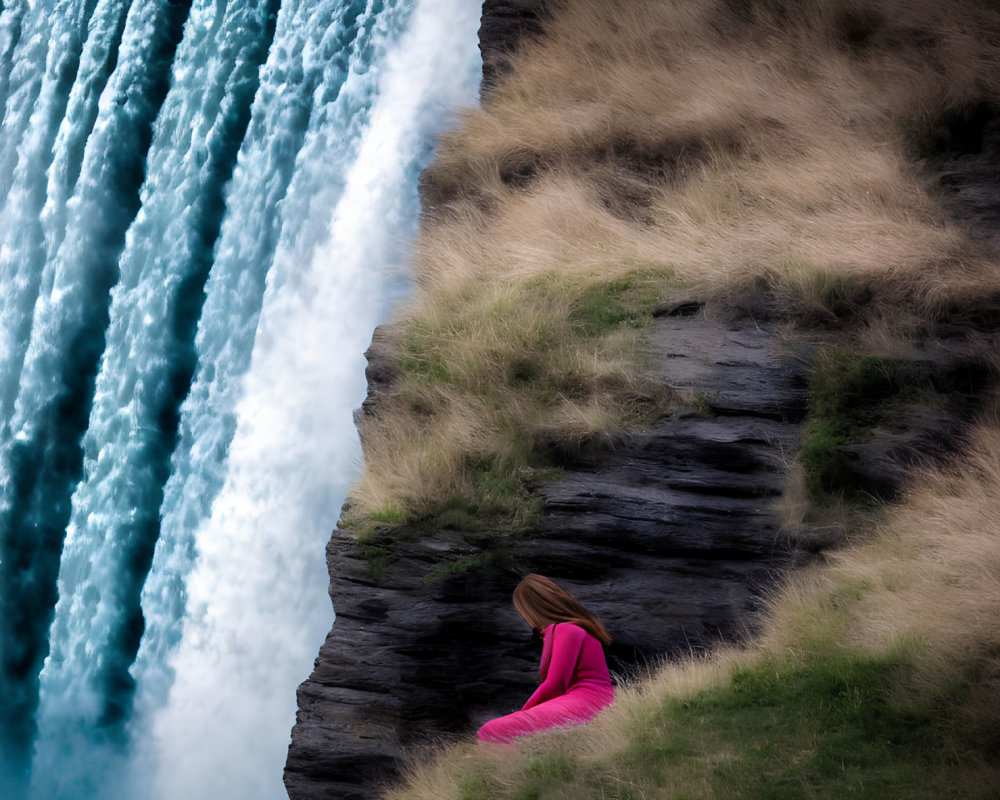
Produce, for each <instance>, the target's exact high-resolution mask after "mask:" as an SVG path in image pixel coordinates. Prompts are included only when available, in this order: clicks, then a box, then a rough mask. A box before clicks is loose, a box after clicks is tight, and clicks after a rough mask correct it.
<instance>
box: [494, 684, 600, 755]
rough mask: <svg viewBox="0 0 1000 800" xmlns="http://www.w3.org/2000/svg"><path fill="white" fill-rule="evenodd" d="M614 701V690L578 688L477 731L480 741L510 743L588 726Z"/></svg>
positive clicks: (500, 719)
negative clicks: (554, 730)
mask: <svg viewBox="0 0 1000 800" xmlns="http://www.w3.org/2000/svg"><path fill="white" fill-rule="evenodd" d="M614 699H615V690H614V689H613V688H611V687H610V686H609V687H606V688H605V687H598V688H593V689H592V688H589V687H585V686H579V687H576V688H574V689H571V690H570V691H568V692H567V693H566V694H563V695H559V697H553V698H552V699H551V700H546V701H545V702H544V703H539V704H538V705H537V706H533V707H532V708H528V709H522V710H521V711H515V712H514V713H513V714H507V716H505V717H497V718H496V719H491V720H490V721H489V722H487V723H486V724H485V725H483V727H481V728H480V729H479V738H480V739H482V740H483V741H484V742H509V741H512V740H513V739H514V738H515V737H516V736H523V735H525V734H527V733H535V732H536V731H544V730H548V729H549V728H559V727H562V726H563V725H573V724H575V723H579V722H589V721H590V720H592V719H593V718H594V717H596V716H597V715H598V714H599V713H600V712H601V709H603V708H606V707H607V706H610V705H611V703H612V701H613V700H614Z"/></svg>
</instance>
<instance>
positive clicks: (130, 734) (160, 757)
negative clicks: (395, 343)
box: [0, 0, 479, 800]
mask: <svg viewBox="0 0 1000 800" xmlns="http://www.w3.org/2000/svg"><path fill="white" fill-rule="evenodd" d="M478 14H479V2H478V1H477V0H396V1H395V2H394V1H393V0H367V2H365V1H364V0H298V1H296V0H285V2H281V1H280V0H245V2H236V1H235V0H231V1H230V2H226V0H195V1H194V2H179V1H178V0H172V1H168V0H132V2H128V0H48V1H47V2H46V1H45V0H34V2H27V0H23V1H22V2H6V3H3V4H2V5H0V102H2V111H3V123H2V133H3V137H2V140H0V187H2V188H3V189H4V190H5V196H6V201H5V203H4V211H3V215H2V217H0V486H2V495H0V610H2V612H3V613H2V617H0V619H2V622H0V701H2V702H0V757H2V759H0V796H3V797H11V798H16V797H19V796H21V797H30V798H32V800H35V799H36V798H37V800H48V799H49V798H66V800H87V799H88V798H98V797H99V798H119V799H120V800H125V798H128V799H129V800H135V799H136V798H147V797H148V798H150V800H173V799H174V798H181V797H183V798H203V797H204V798H209V797H212V798H240V799H241V800H255V798H267V800H273V799H274V798H279V797H282V796H284V791H283V789H282V785H281V770H282V766H283V763H284V758H285V751H286V749H287V744H288V737H289V731H290V729H291V726H292V723H293V721H294V712H295V688H296V685H297V684H298V683H299V682H300V681H301V680H302V679H304V678H305V677H306V676H307V675H308V673H309V670H310V667H311V663H312V659H313V658H314V656H315V653H316V651H317V649H318V647H319V644H320V643H321V641H322V639H323V636H324V634H325V632H326V630H327V629H328V628H329V625H330V623H331V620H332V614H331V612H330V607H329V604H328V600H327V596H326V583H327V577H326V574H325V562H324V557H323V548H324V545H325V541H326V538H327V537H328V535H329V530H330V528H331V527H332V525H333V523H334V522H335V520H336V517H337V513H338V509H339V506H340V504H341V503H342V501H343V497H344V494H345V492H346V489H347V487H348V486H349V484H350V483H351V481H352V480H353V478H354V476H355V474H356V470H357V468H358V464H359V462H360V452H359V446H358V443H357V440H356V434H355V431H354V429H353V424H352V409H353V408H355V407H356V406H357V405H358V404H359V403H360V401H361V399H362V398H363V394H364V376H363V358H362V355H361V354H362V353H363V351H364V349H365V347H366V345H367V342H368V339H369V338H370V336H371V331H372V329H373V328H374V326H375V325H376V324H378V322H379V321H380V320H381V319H383V318H384V317H385V315H386V313H387V311H388V308H389V306H390V304H391V302H392V300H393V299H394V298H396V297H398V296H399V295H400V294H401V293H403V292H405V289H406V283H405V276H404V275H402V274H401V272H400V271H399V270H397V269H395V267H396V265H398V264H400V263H401V262H402V261H403V260H404V251H405V247H406V242H407V241H408V239H409V238H410V237H411V236H412V234H413V232H414V227H415V220H416V217H417V198H416V179H417V175H418V173H419V170H420V169H421V167H422V166H423V165H425V164H426V163H427V161H428V160H429V158H430V156H431V149H432V146H433V142H434V138H435V136H436V134H437V133H438V132H439V131H440V130H441V129H442V128H443V127H444V126H446V125H447V124H448V123H449V121H450V119H451V116H450V114H449V111H450V109H453V108H454V107H456V106H459V105H467V104H470V103H472V102H473V101H474V99H475V90H476V86H477V83H478V74H477V73H478V69H477V65H478V59H477V52H476V27H477V25H478Z"/></svg>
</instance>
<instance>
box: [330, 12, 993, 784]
mask: <svg viewBox="0 0 1000 800" xmlns="http://www.w3.org/2000/svg"><path fill="white" fill-rule="evenodd" d="M545 27H546V34H545V36H544V37H543V38H542V39H540V40H539V41H537V42H535V43H528V44H526V45H524V46H523V47H522V49H521V51H520V53H519V55H518V59H517V63H516V67H515V70H514V72H513V73H512V74H511V75H510V76H509V77H508V78H507V79H506V80H505V82H504V83H503V84H502V85H501V86H500V87H499V88H498V89H497V90H496V91H495V92H494V93H492V94H491V95H490V96H489V97H488V98H487V99H486V101H485V102H484V104H483V107H482V108H481V109H475V110H470V111H468V112H467V113H466V114H465V117H464V119H463V121H462V124H461V125H460V126H459V128H458V129H457V130H455V131H454V132H452V133H451V134H449V135H448V136H446V137H444V138H443V140H442V141H441V143H440V146H439V149H438V153H437V157H436V160H435V162H434V165H433V166H432V167H431V169H430V170H429V171H428V173H427V174H426V176H425V203H426V206H427V208H426V219H425V221H424V225H423V230H422V233H421V235H420V238H419V240H418V243H417V247H416V254H415V260H414V271H415V275H416V281H417V291H416V295H415V297H414V299H413V301H412V303H411V304H410V306H409V307H408V308H407V309H405V310H404V311H403V312H402V313H401V314H400V315H399V317H398V319H397V320H396V321H395V323H394V324H393V325H392V326H391V327H390V329H389V346H390V348H391V350H392V352H393V353H394V361H395V364H394V369H395V371H396V378H395V380H394V381H393V384H392V386H391V390H390V392H389V393H388V394H386V395H385V396H383V397H382V398H381V399H380V400H379V401H378V403H377V404H376V407H375V410H374V413H373V414H372V415H371V416H369V417H368V418H366V420H365V421H364V422H363V423H362V436H363V440H364V444H365V457H366V465H365V472H364V475H363V477H362V479H361V481H360V483H359V484H358V486H357V487H356V489H355V491H354V492H353V495H352V498H351V505H350V508H349V511H348V512H347V513H346V515H345V519H344V520H343V521H342V524H343V525H345V526H351V527H353V528H354V529H355V530H358V531H360V532H361V533H362V534H365V535H369V536H377V537H379V538H380V539H381V540H385V539H387V538H389V539H391V536H392V530H393V527H394V526H395V525H398V524H400V523H409V524H410V525H411V526H412V525H420V524H440V523H441V521H442V519H444V520H451V521H452V522H455V520H457V519H458V518H461V519H462V520H464V521H465V522H466V523H469V524H471V522H470V521H475V520H479V521H480V522H479V524H482V525H485V526H486V527H489V528H490V529H491V530H494V531H495V532H497V533H500V534H502V533H504V532H508V531H517V530H522V529H523V528H524V526H525V525H526V524H527V521H530V517H531V515H532V514H533V513H535V511H536V506H535V505H534V500H533V496H532V491H531V487H532V484H533V481H535V480H537V479H538V478H539V477H546V476H551V470H552V468H553V466H554V462H553V460H552V458H551V453H552V452H553V450H554V449H555V450H558V449H559V448H563V449H565V448H572V447H573V446H574V445H575V444H577V443H581V442H586V441H593V440H594V439H595V438H596V439H600V438H601V437H602V436H607V437H612V436H613V435H614V431H616V430H620V429H622V428H625V427H628V426H630V425H642V424H643V423H644V422H645V421H648V420H650V419H651V418H653V417H654V416H655V415H657V414H660V413H662V411H663V410H664V409H667V408H669V407H671V406H672V405H677V404H684V403H689V402H691V398H683V397H677V396H674V395H673V394H672V393H671V392H670V391H669V390H667V389H665V388H664V387H661V386H655V385H649V384H648V383H647V381H645V380H644V379H643V377H642V375H643V370H642V354H643V341H644V340H643V337H644V331H645V330H646V329H647V327H648V326H649V324H650V323H651V319H652V311H653V310H654V309H655V308H656V307H657V306H658V305H661V304H664V303H667V302H676V301H678V300H679V299H686V298H690V299H697V300H714V301H716V302H720V303H732V304H736V305H750V306H754V305H757V306H759V305H760V304H765V305H767V307H768V309H769V310H770V312H771V313H776V314H780V315H782V316H784V317H785V318H787V319H788V320H790V321H791V322H792V323H794V324H795V325H797V326H798V327H799V328H805V329H810V330H814V331H816V332H818V333H817V335H818V336H819V337H820V339H822V336H823V335H824V334H823V332H824V331H832V330H834V329H836V331H837V337H838V341H839V342H840V343H841V344H842V343H843V341H844V339H845V337H846V338H847V339H849V341H850V346H851V348H852V352H854V353H856V354H860V355H861V356H870V357H871V358H874V359H890V358H895V357H897V356H899V355H900V354H906V353H910V354H912V353H913V352H914V350H915V348H917V347H918V345H919V343H920V342H923V344H924V345H926V341H927V335H928V331H931V330H933V329H934V327H935V325H937V324H938V323H939V322H940V321H941V320H942V319H944V318H948V319H949V320H952V321H955V320H960V319H961V317H962V315H963V313H964V312H965V311H969V312H970V313H971V312H972V311H973V310H974V311H977V312H978V311H981V310H983V309H994V308H995V307H996V305H997V301H998V297H1000V280H998V277H1000V270H998V258H997V253H996V252H995V251H994V250H991V249H990V245H989V243H988V240H987V239H984V238H982V237H981V236H980V235H979V233H977V232H976V231H974V230H972V229H971V228H970V227H969V226H967V225H965V224H963V222H962V221H961V220H956V219H955V217H954V215H953V213H952V212H950V211H949V210H948V209H947V208H946V205H947V204H946V202H945V200H944V198H943V194H942V192H941V190H940V188H939V187H938V184H937V183H936V182H935V181H934V179H933V175H932V171H933V162H932V160H929V159H930V157H931V156H932V154H935V153H940V152H942V151H947V150H949V149H952V148H954V147H960V146H961V144H962V143H961V142H960V141H957V140H956V139H955V137H956V136H959V132H961V131H964V130H968V128H969V127H970V126H973V125H974V122H975V120H976V119H977V118H978V117H980V116H982V115H983V114H984V113H985V114H987V115H988V113H989V111H988V110H989V109H991V108H992V109H996V108H997V107H998V106H1000V10H998V9H997V7H996V5H995V3H993V2H991V0H952V1H951V2H948V3H940V2H932V0H813V1H812V2H810V1H809V0H757V1H756V2H754V1H753V0H751V1H750V2H735V1H733V0H677V1H676V2H667V1H665V0H630V2H627V3H610V2H603V1H602V0H572V2H564V3H560V4H556V6H555V7H554V8H553V10H552V15H551V19H549V20H548V21H547V22H546V25H545ZM994 113H995V112H994ZM831 335H832V334H831ZM986 405H987V407H988V408H989V412H988V413H987V414H986V415H984V416H983V418H982V419H980V420H978V422H977V427H975V428H974V432H973V435H972V436H971V437H970V439H969V441H968V442H967V443H965V444H964V445H962V447H961V448H960V456H959V457H958V458H957V459H956V462H955V464H954V465H952V466H946V467H937V468H928V469H927V470H925V471H924V472H922V473H920V474H915V475H914V477H913V480H912V485H911V488H910V490H909V492H908V493H907V494H906V495H905V496H904V497H903V498H902V499H901V500H900V501H899V502H898V503H896V504H894V505H892V506H891V507H888V506H887V507H882V508H876V509H875V510H874V511H872V510H871V509H870V508H869V509H868V510H867V512H866V513H865V514H863V515H859V516H856V517H851V519H855V520H860V521H859V522H857V521H856V522H854V523H852V524H853V525H854V527H853V528H851V529H850V530H848V539H849V540H850V542H851V545H850V546H849V547H846V548H842V549H839V550H837V551H836V552H835V553H831V554H828V556H827V558H826V560H825V563H824V565H822V566H817V567H816V568H814V569H811V570H809V571H807V572H805V573H802V574H799V575H797V576H795V577H794V578H792V579H791V581H790V582H789V583H788V585H787V586H786V587H785V588H784V589H783V591H782V593H781V594H780V596H778V597H776V598H775V599H774V601H773V605H772V609H771V613H770V623H769V627H768V631H767V633H766V634H765V635H764V636H763V637H762V638H761V639H760V641H759V642H758V643H756V644H755V645H753V646H752V647H750V648H748V649H746V650H742V651H739V652H719V653H716V654H715V655H713V656H712V657H711V658H710V659H708V660H705V661H693V662H691V663H685V664H680V665H671V666H667V667H666V668H665V669H664V670H663V671H662V672H661V673H659V674H658V675H657V676H656V677H654V678H652V679H650V680H649V681H646V682H644V683H642V684H640V685H637V686H635V687H633V688H631V689H630V690H628V691H626V692H623V694H622V696H621V698H620V700H619V701H618V702H617V703H616V705H615V706H614V708H613V709H612V710H611V711H609V712H607V713H606V714H604V715H603V717H602V718H601V719H600V720H598V721H597V722H595V723H594V724H592V725H589V726H586V727H584V728H580V729H574V730H572V731H569V732H557V733H554V734H551V735H547V736H540V737H535V738H534V739H532V740H531V741H529V742H525V743H523V744H522V745H520V746H519V747H518V748H489V747H478V746H469V747H459V748H457V749H452V750H450V751H448V752H446V753H445V754H444V755H443V756H442V757H441V759H440V760H439V761H437V762H435V763H432V764H425V765H422V766H418V767H416V768H415V773H414V777H413V780H412V782H411V784H410V785H409V786H408V787H406V788H401V789H399V790H396V791H394V792H393V793H392V795H391V796H393V797H400V798H402V797H407V798H426V799H427V800H430V798H433V799H434V800H440V799H441V798H448V797H452V798H458V797H461V798H469V799H470V800H471V798H502V797H509V798H536V797H607V798H612V797H616V798H651V797H713V796H722V797H736V796H739V797H747V796H758V797H763V796H767V797H803V796H821V797H841V796H845V795H851V796H855V795H857V796H862V797H890V796H891V797H940V796H967V797H976V796H982V797H989V796H996V792H997V787H1000V763H998V755H997V754H998V752H1000V738H998V733H997V732H998V731H1000V710H998V709H1000V702H998V699H1000V698H998V688H1000V685H998V681H1000V646H998V644H997V643H998V642H1000V622H998V620H1000V515H998V514H997V513H996V508H997V505H996V502H997V501H996V498H997V496H998V490H1000V403H996V402H993V401H989V402H987V403H986ZM822 408H823V407H822V405H819V404H814V406H813V410H814V419H813V420H812V421H811V424H812V425H813V430H815V429H816V428H817V424H818V425H819V428H822V422H823V420H817V419H815V415H816V414H817V413H823V412H822ZM830 435H833V434H830ZM809 457H811V456H808V454H807V458H806V461H808V458H809ZM813 480H815V476H813ZM805 502H806V503H808V502H809V500H808V497H807V498H806V501H805ZM802 513H805V512H802ZM483 520H485V522H483ZM456 524H457V523H456ZM463 524H464V523H463Z"/></svg>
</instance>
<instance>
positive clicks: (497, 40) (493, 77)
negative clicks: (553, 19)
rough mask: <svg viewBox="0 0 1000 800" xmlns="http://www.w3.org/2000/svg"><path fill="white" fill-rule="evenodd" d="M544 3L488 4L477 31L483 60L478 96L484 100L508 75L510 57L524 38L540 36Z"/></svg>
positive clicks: (496, 0)
mask: <svg viewBox="0 0 1000 800" xmlns="http://www.w3.org/2000/svg"><path fill="white" fill-rule="evenodd" d="M545 6H546V0H487V2H485V3H483V16H482V22H481V24H480V27H479V51H480V52H481V53H482V57H483V82H482V87H481V89H480V95H481V96H482V97H486V95H488V94H489V92H490V91H491V90H492V89H494V88H496V86H497V83H498V82H499V81H500V80H501V79H502V78H503V76H504V75H505V74H507V73H508V72H509V71H510V69H511V65H512V56H513V55H514V54H515V53H516V52H517V49H518V46H519V44H520V43H521V40H522V39H523V38H524V37H525V36H531V35H538V34H540V33H541V32H542V24H541V23H542V19H543V18H544V15H545Z"/></svg>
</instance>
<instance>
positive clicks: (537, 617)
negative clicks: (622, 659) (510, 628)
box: [514, 573, 611, 644]
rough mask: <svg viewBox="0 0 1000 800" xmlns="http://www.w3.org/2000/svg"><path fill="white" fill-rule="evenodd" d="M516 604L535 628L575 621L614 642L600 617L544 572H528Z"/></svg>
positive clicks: (520, 612) (516, 597)
mask: <svg viewBox="0 0 1000 800" xmlns="http://www.w3.org/2000/svg"><path fill="white" fill-rule="evenodd" d="M514 607H515V608H516V609H517V613H518V614H520V615H521V616H522V617H523V618H524V621H525V622H527V623H528V624H529V625H530V626H531V627H532V628H538V629H539V630H541V629H542V628H546V627H548V626H549V625H551V624H552V623H553V622H572V623H573V624H575V625H579V626H580V627H581V628H583V629H584V630H585V631H586V632H587V633H589V634H590V635H591V636H593V637H594V638H595V639H598V640H599V641H600V642H601V644H611V637H610V636H608V632H607V631H606V630H604V626H603V625H602V624H601V622H600V620H598V619H597V617H595V616H594V615H593V614H591V613H590V612H589V611H587V609H585V608H584V607H583V606H582V605H580V603H579V602H578V601H577V600H576V599H575V598H574V597H573V595H571V594H570V593H569V592H567V591H566V590H565V589H563V588H562V587H561V586H559V585H558V584H556V583H554V582H553V581H551V580H549V579H548V578H546V577H543V576H542V575H535V574H534V573H531V574H530V575H526V576H525V578H524V580H523V581H521V582H520V583H519V584H518V585H517V588H516V589H515V590H514Z"/></svg>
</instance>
